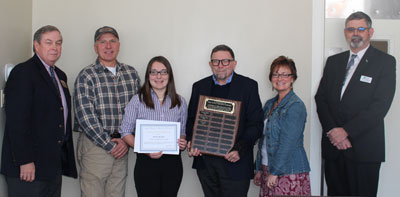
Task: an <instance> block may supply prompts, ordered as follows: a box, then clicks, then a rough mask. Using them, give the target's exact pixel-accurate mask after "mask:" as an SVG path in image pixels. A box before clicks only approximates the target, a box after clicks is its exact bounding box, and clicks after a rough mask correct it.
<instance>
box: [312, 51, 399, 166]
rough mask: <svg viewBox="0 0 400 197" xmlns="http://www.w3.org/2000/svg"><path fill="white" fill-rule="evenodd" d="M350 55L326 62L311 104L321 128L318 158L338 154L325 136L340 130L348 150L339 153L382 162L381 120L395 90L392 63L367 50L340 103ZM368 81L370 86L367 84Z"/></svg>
mask: <svg viewBox="0 0 400 197" xmlns="http://www.w3.org/2000/svg"><path fill="white" fill-rule="evenodd" d="M349 55H350V52H349V51H346V52H343V53H340V54H337V55H334V56H331V57H329V58H328V60H327V62H326V66H325V69H324V73H323V76H322V79H321V82H320V84H319V88H318V91H317V94H316V95H315V101H316V104H317V112H318V116H319V119H320V122H321V125H322V130H323V134H322V156H323V158H325V159H336V158H337V157H338V155H339V152H340V151H339V150H338V149H337V148H336V147H334V146H333V145H332V144H331V143H330V142H329V139H328V137H327V136H326V133H327V132H328V131H329V130H331V129H332V128H335V127H343V128H344V129H345V130H346V131H347V133H348V134H349V137H348V138H349V140H350V142H351V143H352V148H350V149H347V150H345V151H342V152H343V153H344V155H345V156H346V157H347V158H351V159H353V160H355V161H364V162H382V161H384V160H385V135H384V117H385V115H386V113H387V112H388V110H389V107H390V105H391V103H392V100H393V96H394V92H395V86H396V60H395V58H394V57H393V56H391V55H388V54H386V53H384V52H382V51H379V50H377V49H375V48H373V47H372V46H370V47H369V48H368V49H367V51H366V52H365V54H364V56H363V58H362V59H361V61H360V63H359V64H358V67H357V69H356V70H355V72H354V74H353V76H352V78H351V79H350V82H349V84H348V86H347V88H346V90H345V92H344V94H343V97H342V99H341V100H340V92H341V88H342V83H343V80H344V77H345V73H346V65H347V62H348V59H349ZM368 81H370V82H368Z"/></svg>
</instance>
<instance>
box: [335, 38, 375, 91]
mask: <svg viewBox="0 0 400 197" xmlns="http://www.w3.org/2000/svg"><path fill="white" fill-rule="evenodd" d="M368 48H369V45H368V46H367V47H365V49H363V50H361V51H359V52H358V53H353V52H352V51H351V50H350V56H349V60H348V61H347V63H349V62H350V60H351V55H353V54H354V55H357V57H356V58H354V64H353V66H352V67H351V68H350V69H349V70H348V71H347V72H348V74H347V78H346V80H345V81H344V82H343V86H342V92H341V94H340V98H342V96H343V93H344V91H345V90H346V88H347V85H349V82H350V79H351V77H353V74H354V72H355V70H356V69H357V67H358V64H359V63H360V61H361V59H362V57H363V56H364V54H365V52H366V51H367V49H368Z"/></svg>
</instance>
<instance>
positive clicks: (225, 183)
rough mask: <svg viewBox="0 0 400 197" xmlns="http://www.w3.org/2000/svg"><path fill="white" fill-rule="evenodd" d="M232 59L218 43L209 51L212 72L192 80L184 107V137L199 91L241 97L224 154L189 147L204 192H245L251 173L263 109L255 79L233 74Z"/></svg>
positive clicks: (189, 129)
mask: <svg viewBox="0 0 400 197" xmlns="http://www.w3.org/2000/svg"><path fill="white" fill-rule="evenodd" d="M236 63H237V62H236V60H235V56H234V53H233V51H232V49H231V48H229V47H228V46H226V45H218V46H216V47H215V48H214V49H213V50H212V52H211V60H210V62H209V65H210V67H211V70H212V72H213V75H212V76H209V77H206V78H204V79H202V80H200V81H198V82H196V83H194V84H193V88H192V95H191V98H190V102H189V107H188V120H187V125H186V128H187V129H186V139H187V140H188V141H191V140H192V132H193V125H194V121H195V115H196V111H197V107H198V106H197V105H198V101H199V96H200V95H205V96H212V97H218V98H224V99H230V100H236V101H241V102H242V105H241V111H240V120H239V128H238V133H237V136H236V142H235V145H234V147H233V149H232V150H231V151H230V152H229V153H227V154H226V155H225V156H224V157H218V156H211V155H202V154H201V153H200V151H199V150H198V149H197V148H196V149H190V143H189V145H188V146H189V156H195V158H194V163H193V168H195V169H197V175H198V177H199V180H200V183H201V186H202V188H203V192H204V195H205V196H207V197H209V196H210V197H211V196H215V197H220V196H247V192H248V190H249V185H250V179H251V178H252V177H254V166H253V161H254V160H253V146H254V143H255V141H256V140H257V139H258V138H259V137H260V136H261V131H262V128H263V111H262V107H261V101H260V97H259V94H258V85H257V82H256V81H254V80H252V79H250V78H248V77H244V76H242V75H239V74H236V73H235V72H233V71H234V69H235V67H236Z"/></svg>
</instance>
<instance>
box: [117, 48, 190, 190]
mask: <svg viewBox="0 0 400 197" xmlns="http://www.w3.org/2000/svg"><path fill="white" fill-rule="evenodd" d="M186 118H187V105H186V101H185V99H184V98H183V97H181V96H179V95H178V94H177V93H176V90H175V83H174V75H173V73H172V68H171V65H170V63H169V62H168V60H167V59H166V58H165V57H162V56H157V57H154V58H152V59H151V60H150V62H149V64H148V65H147V69H146V76H145V81H144V84H143V86H142V88H141V89H140V91H139V94H137V95H135V96H133V97H132V99H131V101H130V102H129V104H128V105H127V106H126V108H125V115H124V118H123V121H122V124H121V128H120V131H119V132H120V133H121V136H122V139H123V140H124V141H125V142H126V143H127V144H129V146H131V147H134V142H135V126H136V120H137V119H144V120H156V121H168V122H180V136H181V138H180V139H178V146H179V149H180V150H184V149H185V147H186V140H185V135H186V134H185V124H186ZM182 175H183V169H182V160H181V156H180V154H179V155H167V154H163V152H162V151H160V152H156V153H138V154H137V159H136V164H135V169H134V180H135V186H136V191H137V194H138V196H139V197H148V196H168V197H169V196H171V197H172V196H177V194H178V190H179V186H180V184H181V181H182Z"/></svg>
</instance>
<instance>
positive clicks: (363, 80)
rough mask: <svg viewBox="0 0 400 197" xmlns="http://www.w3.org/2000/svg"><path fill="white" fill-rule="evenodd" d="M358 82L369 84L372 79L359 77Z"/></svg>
mask: <svg viewBox="0 0 400 197" xmlns="http://www.w3.org/2000/svg"><path fill="white" fill-rule="evenodd" d="M360 81H361V82H364V83H371V82H372V77H368V76H364V75H361V77H360Z"/></svg>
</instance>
